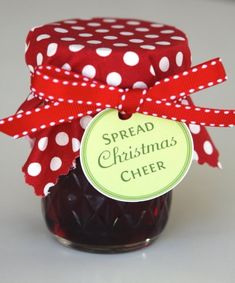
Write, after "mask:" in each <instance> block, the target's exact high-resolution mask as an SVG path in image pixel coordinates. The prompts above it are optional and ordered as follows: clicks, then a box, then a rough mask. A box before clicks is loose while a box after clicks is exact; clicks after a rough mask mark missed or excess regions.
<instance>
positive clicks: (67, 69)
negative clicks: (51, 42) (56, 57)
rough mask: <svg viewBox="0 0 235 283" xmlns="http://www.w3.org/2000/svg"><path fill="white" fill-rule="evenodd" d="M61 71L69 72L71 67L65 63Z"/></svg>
mask: <svg viewBox="0 0 235 283" xmlns="http://www.w3.org/2000/svg"><path fill="white" fill-rule="evenodd" d="M61 68H62V69H63V70H66V71H71V69H72V68H71V66H70V65H69V64H68V63H65V64H64V65H63V66H62V67H61Z"/></svg>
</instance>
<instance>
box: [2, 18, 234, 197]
mask: <svg viewBox="0 0 235 283" xmlns="http://www.w3.org/2000/svg"><path fill="white" fill-rule="evenodd" d="M26 61H27V64H28V66H29V69H30V71H31V75H32V83H31V91H32V93H31V94H30V96H29V98H28V99H27V100H26V101H25V103H23V105H21V107H20V108H19V111H18V113H17V114H16V115H14V116H10V117H8V118H6V119H3V120H1V122H0V130H1V131H3V132H5V133H7V134H9V135H12V136H14V137H15V138H18V137H21V136H26V135H28V136H30V137H31V138H32V139H33V141H34V146H33V149H32V152H31V154H30V156H29V158H28V160H27V162H26V164H25V165H24V167H23V172H24V173H25V178H26V182H27V183H28V184H30V185H33V186H34V188H35V192H36V194H38V195H46V194H47V192H48V190H49V188H50V187H52V186H53V185H54V184H56V182H57V180H58V177H59V176H60V175H66V174H67V173H68V172H69V170H70V168H71V167H72V166H73V162H74V160H75V159H76V157H78V156H79V147H80V140H81V137H82V135H83V131H84V129H85V127H86V125H87V124H88V122H89V121H90V119H92V117H93V116H94V115H96V113H98V112H99V111H101V110H102V109H105V108H116V109H118V110H119V111H121V112H128V113H134V112H139V113H143V114H147V115H153V116H158V117H163V118H167V119H172V120H178V121H182V122H186V123H188V124H189V128H190V131H191V133H192V135H193V139H194V144H195V156H194V157H195V159H196V160H197V161H198V162H199V163H200V164H203V163H205V162H207V163H208V164H210V165H211V166H219V167H220V163H219V162H218V151H217V150H216V148H215V147H214V144H213V142H212V140H211V138H210V137H209V135H208V133H207V131H206V129H205V126H207V125H208V126H220V127H223V126H232V125H233V124H234V111H233V110H219V109H209V108H199V107H195V106H194V105H193V103H192V101H191V99H190V96H189V95H190V94H192V93H194V92H197V91H199V90H202V89H204V88H207V87H211V86H213V85H216V84H218V83H222V82H223V81H224V80H226V75H225V72H224V69H223V66H222V63H221V61H220V60H219V59H215V60H212V61H209V62H206V63H204V64H201V65H199V66H196V67H194V68H190V63H191V60H190V50H189V47H188V42H187V38H186V36H185V34H184V33H183V32H181V31H179V30H178V29H176V28H175V27H172V26H167V25H164V24H159V23H151V22H147V21H139V20H132V19H110V18H94V19H90V20H87V19H86V20H82V19H73V20H65V21H61V22H56V23H51V24H48V25H45V26H41V27H38V28H34V29H32V31H31V32H30V33H29V35H28V37H27V42H26ZM155 62H156V63H155ZM101 71H102V72H101ZM124 74H128V75H124ZM104 81H106V83H107V84H104V83H101V82H104ZM152 86H153V87H152ZM52 91H53V92H52ZM78 121H79V122H80V123H79V122H78ZM32 122H33V123H32Z"/></svg>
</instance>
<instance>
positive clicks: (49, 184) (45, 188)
mask: <svg viewBox="0 0 235 283" xmlns="http://www.w3.org/2000/svg"><path fill="white" fill-rule="evenodd" d="M54 185H55V184H54V183H48V184H46V186H45V187H44V189H43V193H44V195H45V196H47V195H48V194H49V189H50V188H51V187H53V186H54Z"/></svg>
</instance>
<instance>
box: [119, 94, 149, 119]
mask: <svg viewBox="0 0 235 283" xmlns="http://www.w3.org/2000/svg"><path fill="white" fill-rule="evenodd" d="M147 93H148V91H147V89H132V90H130V89H125V91H124V92H123V94H122V95H121V96H120V102H119V105H118V107H117V109H118V110H119V111H120V113H121V114H124V115H125V114H127V115H131V114H133V113H136V112H140V110H141V106H142V105H143V103H144V101H145V97H146V94H147Z"/></svg>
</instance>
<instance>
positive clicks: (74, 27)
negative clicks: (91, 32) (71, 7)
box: [71, 26, 85, 30]
mask: <svg viewBox="0 0 235 283" xmlns="http://www.w3.org/2000/svg"><path fill="white" fill-rule="evenodd" d="M71 29H74V30H84V29H85V28H84V27H81V26H72V27H71Z"/></svg>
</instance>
